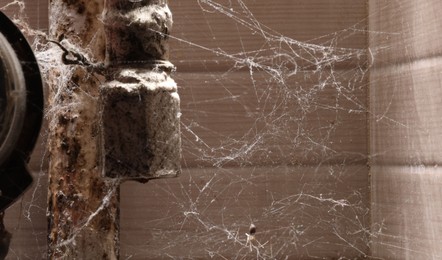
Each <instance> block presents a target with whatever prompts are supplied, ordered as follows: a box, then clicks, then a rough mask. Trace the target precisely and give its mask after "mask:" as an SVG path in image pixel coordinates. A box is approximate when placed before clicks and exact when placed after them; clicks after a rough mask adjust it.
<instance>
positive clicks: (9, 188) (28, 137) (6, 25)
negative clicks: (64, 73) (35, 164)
mask: <svg viewBox="0 0 442 260" xmlns="http://www.w3.org/2000/svg"><path fill="white" fill-rule="evenodd" d="M43 100H44V97H43V84H42V81H41V76H40V70H39V68H38V64H37V61H36V59H35V56H34V53H33V51H32V49H31V47H30V46H29V44H28V43H27V41H26V39H25V37H24V36H23V34H22V33H21V32H20V30H19V29H18V28H17V27H16V26H15V25H14V23H13V22H12V21H11V20H9V19H8V17H7V16H6V15H4V14H3V13H1V12H0V212H1V211H3V210H5V209H6V208H7V207H8V206H10V205H11V204H12V203H13V202H14V201H15V200H16V199H17V198H18V197H20V195H21V194H22V193H23V192H24V191H25V190H26V189H27V188H28V187H29V186H30V185H31V183H32V177H31V175H30V173H29V171H28V169H27V167H26V164H27V162H28V161H29V158H30V155H31V152H32V149H33V148H34V146H35V143H36V140H37V138H38V135H39V132H40V127H41V123H42V119H43V102H44V101H43Z"/></svg>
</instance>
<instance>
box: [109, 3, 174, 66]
mask: <svg viewBox="0 0 442 260" xmlns="http://www.w3.org/2000/svg"><path fill="white" fill-rule="evenodd" d="M104 16H105V28H106V38H107V59H106V62H107V65H108V66H121V65H122V64H123V65H124V64H128V63H131V64H136V63H141V64H142V63H149V62H152V61H155V60H167V59H168V46H167V40H168V37H169V32H170V30H171V28H172V13H171V12H170V10H169V7H168V6H167V4H166V2H165V1H145V0H142V1H137V0H132V1H130V0H108V1H107V2H106V10H105V13H104Z"/></svg>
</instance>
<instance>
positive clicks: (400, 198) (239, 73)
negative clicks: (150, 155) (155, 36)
mask: <svg viewBox="0 0 442 260" xmlns="http://www.w3.org/2000/svg"><path fill="white" fill-rule="evenodd" d="M6 2H9V1H4V0H1V1H0V3H2V4H0V6H2V5H3V3H5V4H6ZM43 2H45V1H43V0H39V1H27V8H26V10H27V12H28V14H29V21H30V24H31V25H32V26H33V27H34V28H45V21H46V20H45V19H46V17H47V15H46V14H45V8H42V7H41V6H40V7H39V5H38V4H40V5H45V4H46V3H43ZM134 2H136V1H134ZM367 2H368V1H354V0H347V1H346V0H339V1H329V0H324V1H320V0H315V1H311V0H305V1H304V0H296V1H293V0H278V1H271V3H270V2H269V1H244V2H241V1H216V2H214V1H170V9H171V10H172V12H173V15H174V27H173V30H172V39H171V47H170V48H171V54H170V60H171V62H172V63H174V64H175V65H176V66H177V71H176V72H174V73H173V78H174V79H175V80H176V81H177V83H178V86H179V88H180V89H179V92H180V96H181V106H182V114H183V115H182V118H181V119H182V123H181V126H182V130H183V131H182V132H183V133H182V136H183V158H182V165H183V172H182V174H181V176H180V177H179V178H175V179H166V180H152V181H149V182H148V183H147V184H138V183H131V182H128V183H126V184H124V185H123V186H122V188H121V258H122V259H161V258H180V257H181V258H186V257H187V258H193V259H197V258H199V259H207V258H210V257H213V258H214V259H222V258H223V257H224V258H227V259H256V258H261V259H262V258H267V259H269V258H272V257H274V258H276V259H284V258H285V257H286V256H287V257H288V259H315V258H318V257H319V258H325V259H333V258H335V259H339V257H343V259H345V258H355V257H356V258H357V257H361V256H364V255H372V256H373V257H374V258H376V259H410V260H411V259H438V258H441V255H442V251H441V250H442V248H441V247H440V246H439V241H440V239H441V237H442V234H441V229H440V227H441V226H442V220H441V218H440V216H442V214H440V212H441V211H442V206H441V203H440V198H441V197H442V196H441V195H442V194H440V191H441V189H440V185H441V179H440V167H438V165H440V164H441V163H440V162H439V159H438V157H437V155H438V154H440V147H442V146H441V145H439V144H440V140H442V138H441V137H440V133H441V132H440V131H439V130H440V127H438V126H439V125H440V123H439V122H440V120H441V117H440V116H437V115H438V112H437V111H440V110H441V107H440V106H441V103H440V99H438V97H440V95H438V91H439V90H440V88H439V86H440V71H441V70H440V67H441V61H440V57H441V54H442V51H441V49H440V46H441V45H440V44H439V43H440V42H441V39H440V37H441V35H442V33H441V32H440V30H441V29H440V28H441V27H440V26H439V25H440V24H441V21H440V19H441V16H440V15H439V14H438V10H440V9H441V8H442V7H441V6H440V5H441V2H440V1H437V0H434V1H427V2H426V3H425V4H422V3H419V4H418V3H415V2H416V1H411V0H407V1H383V0H376V1H369V3H367ZM214 3H220V4H224V6H227V8H225V9H222V8H220V7H219V6H216V5H215V4H214ZM241 3H245V5H246V6H247V8H244V6H241ZM209 4H211V5H209ZM229 4H232V5H231V6H229ZM367 5H368V6H367ZM367 7H368V8H367ZM248 11H250V12H248ZM16 12H17V11H14V10H11V13H16ZM251 14H253V16H252V15H251ZM264 25H266V26H268V27H270V28H271V29H272V30H266V27H265V26H264ZM367 26H368V30H367ZM250 28H253V29H250ZM269 31H270V32H271V33H270V34H263V32H269ZM281 36H285V37H289V38H290V39H295V40H297V41H300V42H301V43H302V45H296V47H293V46H295V45H290V46H291V47H288V48H283V47H281V46H285V47H287V45H285V44H286V43H287V42H290V41H289V40H290V39H287V38H284V37H281ZM174 37H176V38H174ZM278 40H280V41H279V42H278ZM275 42H277V43H280V44H275ZM315 43H319V44H320V46H323V47H324V48H319V47H317V48H314V49H313V50H314V51H313V50H312V49H308V48H309V46H310V45H309V44H315ZM326 46H339V47H346V48H347V49H345V50H343V53H345V54H346V55H343V54H342V53H341V54H340V55H336V54H339V53H336V52H328V49H327V48H326ZM367 46H369V47H370V49H369V50H368V51H367ZM310 50H311V51H310ZM352 50H360V51H357V52H356V53H357V54H358V55H359V58H358V56H357V55H352ZM298 53H299V54H303V55H302V57H304V58H305V57H308V55H310V58H312V57H313V60H314V59H316V60H317V61H314V62H311V61H312V60H311V59H310V58H307V59H301V60H302V61H300V60H298V63H297V64H298V65H299V64H302V62H304V65H302V66H298V70H297V72H296V73H294V74H293V75H291V76H290V77H286V79H287V78H288V81H287V84H281V81H277V80H275V78H277V77H274V76H271V77H269V76H268V75H269V73H268V71H269V70H265V69H262V70H250V69H249V68H250V67H253V65H254V64H265V65H271V66H270V67H271V68H277V69H276V71H274V73H275V74H272V75H277V73H281V75H288V74H290V73H291V72H293V69H294V68H295V66H293V63H290V62H289V60H287V59H284V58H286V57H293V55H292V54H298ZM367 53H368V58H366V57H367ZM306 55H307V56H306ZM298 58H299V57H298ZM326 60H329V61H332V60H333V62H332V63H328V65H332V69H330V66H328V67H327V64H326V63H321V62H324V61H326ZM281 61H284V62H286V63H285V64H288V65H287V66H286V65H283V63H282V62H281ZM309 63H310V66H309V65H306V64H309ZM313 65H315V66H313ZM367 67H370V71H371V72H370V74H368V73H366V72H365V71H364V70H365V69H366V68H367ZM326 68H328V69H326ZM360 71H362V72H360ZM251 72H252V73H251ZM251 74H252V76H251ZM355 75H356V76H355ZM368 77H370V82H368ZM368 84H369V85H368ZM278 86H283V87H281V88H278ZM287 86H289V87H287ZM290 86H292V88H290ZM320 86H324V88H323V89H322V90H321V91H319V92H316V93H315V92H313V91H311V90H312V89H317V88H320ZM342 86H346V87H345V88H343V87H342ZM287 89H288V90H293V91H294V92H290V91H289V93H296V94H295V95H293V96H289V95H286V94H287V93H288V92H286V91H285V90H287ZM303 93H304V94H305V95H302V94H303ZM290 97H295V98H299V100H298V99H296V100H298V101H299V102H301V103H296V102H298V101H296V102H295V101H294V100H295V99H293V98H290ZM303 98H304V99H303ZM284 100H288V101H289V102H284ZM367 103H368V104H369V105H370V107H369V108H368V106H367V105H368V104H367ZM282 104H283V105H282ZM298 104H302V106H299V105H298ZM278 105H279V106H278ZM286 105H287V106H286ZM299 107H301V108H303V109H305V111H300V110H296V109H297V108H299ZM313 108H315V109H313ZM288 111H294V112H288ZM358 111H359V112H358ZM361 111H362V112H361ZM264 115H265V116H264ZM296 119H300V122H302V124H301V125H300V124H298V123H297V121H296ZM43 135H44V133H43ZM41 147H42V149H41V150H42V151H44V149H43V147H44V146H43V145H42V146H41ZM43 155H44V152H36V153H35V156H34V158H33V161H32V167H33V168H34V169H35V172H36V174H35V176H36V183H35V187H36V189H32V190H30V191H29V192H28V193H27V195H26V196H25V198H24V199H23V201H22V202H21V203H17V204H16V205H15V206H14V208H12V209H11V210H10V211H9V212H8V213H7V215H6V225H7V226H8V230H9V231H10V232H11V233H13V235H14V236H13V240H12V245H11V252H10V258H11V259H17V258H19V259H35V257H34V256H39V255H42V256H43V255H44V254H45V252H46V238H45V236H46V222H45V210H46V178H47V177H46V175H45V171H46V170H45V169H46V166H45V165H46V160H45V159H44V156H43ZM367 163H368V164H369V166H370V168H368V167H367ZM369 174H371V177H370V175H369ZM370 182H371V184H370ZM251 223H253V224H255V225H256V226H257V231H256V233H255V234H254V236H253V238H254V239H251V238H250V234H247V235H246V233H248V232H249V227H250V224H251ZM248 238H249V240H248ZM258 242H259V243H260V244H261V245H262V247H261V246H260V245H259V244H258Z"/></svg>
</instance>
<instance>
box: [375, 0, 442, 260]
mask: <svg viewBox="0 0 442 260" xmlns="http://www.w3.org/2000/svg"><path fill="white" fill-rule="evenodd" d="M369 6H370V10H369V12H370V26H369V28H370V31H373V32H377V33H373V34H370V49H371V51H372V53H373V54H374V55H373V67H372V69H371V76H370V114H371V118H370V119H371V120H370V128H371V131H370V153H371V162H372V163H371V176H372V205H371V208H372V228H373V232H374V233H373V244H372V252H373V256H376V257H380V258H385V259H440V258H442V248H441V247H440V241H441V239H442V229H441V227H442V218H441V215H442V214H441V213H442V203H441V198H442V192H441V191H442V189H441V185H442V179H441V168H440V165H441V163H442V161H441V156H440V155H441V152H442V150H441V147H442V146H441V141H442V130H441V129H442V128H441V125H442V117H441V116H440V110H441V109H442V101H441V100H442V99H441V95H442V88H441V85H442V56H441V54H442V45H441V44H440V43H441V41H442V27H441V26H440V24H441V23H442V18H441V16H440V13H439V11H438V10H440V9H441V8H442V2H441V1H437V0H435V1H425V2H419V3H418V2H416V1H411V0H410V1H384V0H376V1H370V3H369Z"/></svg>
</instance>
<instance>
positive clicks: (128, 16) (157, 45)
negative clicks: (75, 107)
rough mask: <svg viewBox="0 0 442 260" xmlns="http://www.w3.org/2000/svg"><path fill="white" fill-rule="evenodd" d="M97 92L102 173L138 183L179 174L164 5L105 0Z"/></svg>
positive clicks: (176, 116) (175, 104)
mask: <svg viewBox="0 0 442 260" xmlns="http://www.w3.org/2000/svg"><path fill="white" fill-rule="evenodd" d="M104 15H105V17H104V18H105V27H106V28H105V30H106V37H107V38H106V42H107V51H106V54H107V58H106V65H107V76H106V78H107V81H106V83H105V84H104V85H103V86H102V87H101V89H100V106H101V111H102V115H101V121H102V135H103V138H102V140H103V153H104V158H103V160H104V162H103V165H104V175H105V176H106V177H111V178H119V179H122V180H128V179H130V180H138V181H141V182H144V181H147V180H149V179H155V178H165V177H174V176H177V175H178V173H179V172H180V170H181V169H180V154H181V153H180V144H181V139H180V119H179V118H180V110H179V106H180V99H179V96H178V93H177V86H176V83H175V81H174V80H173V79H172V78H171V77H170V75H169V74H170V72H171V70H172V68H173V65H172V64H171V63H170V62H168V61H167V58H168V57H167V56H168V50H167V48H168V47H167V38H168V35H169V31H170V28H171V27H172V14H171V13H170V10H169V8H168V7H167V4H166V2H165V1H143V0H142V1H137V0H131V1H129V0H124V1H123V0H108V1H107V2H106V10H105V11H104Z"/></svg>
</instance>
